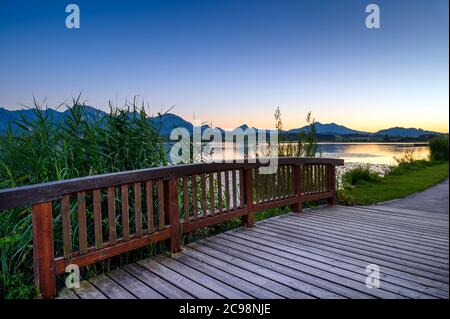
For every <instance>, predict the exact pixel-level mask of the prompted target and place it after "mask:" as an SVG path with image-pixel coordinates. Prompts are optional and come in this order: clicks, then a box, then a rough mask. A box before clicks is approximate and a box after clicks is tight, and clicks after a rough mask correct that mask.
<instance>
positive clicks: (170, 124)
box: [0, 106, 440, 138]
mask: <svg viewBox="0 0 450 319" xmlns="http://www.w3.org/2000/svg"><path fill="white" fill-rule="evenodd" d="M85 108H86V113H87V116H88V118H89V120H91V121H96V120H98V119H100V118H101V117H102V116H105V115H106V114H107V113H105V112H103V111H101V110H98V109H96V108H95V107H92V106H85ZM44 112H45V113H48V114H49V115H51V116H52V118H53V120H54V122H55V124H57V123H60V122H61V121H62V120H64V119H65V118H66V117H67V116H68V115H69V112H70V111H69V110H66V111H64V112H59V111H57V110H54V109H51V108H49V109H47V110H46V111H44ZM22 116H23V117H24V118H26V119H28V120H35V119H36V115H35V113H34V112H33V110H30V109H26V110H16V111H10V110H7V109H5V108H2V107H0V134H1V133H4V132H6V130H7V128H8V124H11V126H12V128H13V129H16V128H17V126H16V124H15V123H14V122H15V121H18V120H20V119H21V117H22ZM149 121H151V122H152V123H153V124H154V125H155V128H156V129H157V130H159V132H160V134H161V135H164V136H168V135H169V134H170V132H171V131H172V129H174V128H176V127H182V128H185V129H187V130H188V131H189V132H192V129H193V125H192V123H191V122H189V121H186V120H185V119H183V118H182V117H180V116H178V115H175V114H172V113H167V114H162V115H158V116H154V117H150V118H149ZM208 127H209V126H208V125H203V126H202V131H204V130H205V129H206V128H208ZM237 128H240V129H243V130H246V129H247V128H249V126H248V125H247V124H243V125H241V126H239V127H237ZM306 128H307V126H304V127H301V128H296V129H291V130H288V131H283V132H284V133H287V134H291V135H294V134H295V135H296V134H297V133H298V132H299V131H303V132H304V131H306ZM316 128H317V133H318V135H321V136H325V137H326V136H331V137H333V136H366V137H369V138H370V137H385V136H389V137H401V138H417V137H420V136H425V135H434V134H440V133H437V132H433V131H425V130H422V129H420V128H403V127H393V128H389V129H384V130H380V131H378V132H376V133H369V132H364V131H358V130H353V129H351V128H348V127H345V126H343V125H339V124H336V123H320V122H317V123H316ZM218 129H219V130H220V131H221V132H222V133H223V132H224V131H223V130H222V129H220V128H218ZM254 129H255V130H256V131H257V130H258V129H257V128H254Z"/></svg>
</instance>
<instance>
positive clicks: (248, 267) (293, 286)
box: [189, 243, 314, 299]
mask: <svg viewBox="0 0 450 319" xmlns="http://www.w3.org/2000/svg"><path fill="white" fill-rule="evenodd" d="M189 248H193V249H195V250H196V251H198V252H201V253H203V254H206V255H209V256H211V257H213V258H216V259H217V260H220V261H221V262H222V263H223V262H226V263H228V264H230V265H233V266H236V267H238V268H240V269H241V272H242V271H244V270H245V271H248V272H250V273H252V274H256V275H259V276H261V277H264V278H266V279H269V280H270V281H271V282H274V283H277V284H281V285H283V286H285V287H286V288H287V289H286V290H285V293H287V295H288V296H289V297H291V298H296V299H313V298H314V297H312V296H311V295H309V294H307V293H305V292H303V291H301V289H302V284H301V283H299V282H297V281H296V280H294V279H293V278H288V277H286V276H281V275H280V274H277V273H275V272H273V271H270V270H268V269H264V268H262V267H257V266H255V265H253V264H251V263H249V262H246V261H243V260H241V259H238V258H233V257H231V256H229V255H227V254H224V253H221V252H218V251H217V250H214V249H212V248H209V247H206V246H204V245H201V244H197V243H194V244H191V245H189ZM222 267H223V266H222ZM226 267H227V268H229V266H228V265H227V266H226ZM294 296H295V297H294Z"/></svg>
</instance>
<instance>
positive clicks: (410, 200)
mask: <svg viewBox="0 0 450 319" xmlns="http://www.w3.org/2000/svg"><path fill="white" fill-rule="evenodd" d="M448 197H449V188H448V179H447V180H446V181H445V182H443V183H441V184H438V185H436V186H433V187H431V188H429V189H427V190H426V191H423V192H421V193H416V194H413V195H411V196H408V197H406V198H401V199H396V200H392V201H390V202H386V203H384V204H380V205H377V206H381V207H383V206H385V207H396V208H403V209H415V210H420V211H423V212H430V213H442V214H447V215H448V212H449V198H448Z"/></svg>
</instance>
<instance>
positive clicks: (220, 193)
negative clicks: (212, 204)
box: [217, 171, 223, 214]
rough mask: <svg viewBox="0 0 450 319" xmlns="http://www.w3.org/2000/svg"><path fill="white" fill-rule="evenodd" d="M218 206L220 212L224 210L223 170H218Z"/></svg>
mask: <svg viewBox="0 0 450 319" xmlns="http://www.w3.org/2000/svg"><path fill="white" fill-rule="evenodd" d="M217 204H218V205H217V206H218V211H219V214H221V213H222V211H223V194H222V172H221V171H219V172H217Z"/></svg>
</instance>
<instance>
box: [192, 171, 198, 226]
mask: <svg viewBox="0 0 450 319" xmlns="http://www.w3.org/2000/svg"><path fill="white" fill-rule="evenodd" d="M192 207H193V210H194V220H198V195H197V175H195V174H193V175H192Z"/></svg>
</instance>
